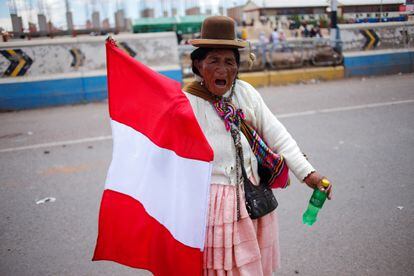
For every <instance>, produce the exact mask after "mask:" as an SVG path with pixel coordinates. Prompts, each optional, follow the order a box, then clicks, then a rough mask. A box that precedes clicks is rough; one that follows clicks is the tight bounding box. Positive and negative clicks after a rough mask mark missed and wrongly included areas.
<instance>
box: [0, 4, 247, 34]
mask: <svg viewBox="0 0 414 276" xmlns="http://www.w3.org/2000/svg"><path fill="white" fill-rule="evenodd" d="M10 2H12V1H10V0H0V27H3V28H5V29H6V30H11V21H10V15H9V3H10ZM14 2H15V3H16V5H17V7H18V15H19V16H22V18H23V24H24V27H25V28H27V21H28V20H30V21H32V22H35V23H37V15H36V14H37V12H38V10H39V3H43V7H44V13H45V14H46V16H47V17H48V19H49V18H51V19H52V22H53V23H54V24H55V26H57V27H61V28H65V27H66V20H65V0H15V1H14ZM69 2H70V6H71V11H72V13H73V20H74V24H75V25H76V26H79V27H81V26H83V25H85V21H86V16H87V14H89V15H90V14H91V13H92V10H93V5H92V3H96V5H95V7H96V9H97V10H98V11H99V12H100V15H101V20H102V19H104V18H105V17H108V18H109V20H110V22H111V23H113V22H114V16H113V13H114V11H115V10H116V6H117V3H118V5H122V4H121V3H122V2H123V3H124V6H125V11H126V14H127V17H130V18H132V19H136V18H138V10H139V7H141V6H142V2H143V0H141V1H140V0H123V1H121V0H118V1H116V0H69ZM145 2H146V5H147V6H148V7H153V8H155V10H156V15H158V16H160V15H161V2H164V3H165V4H164V5H166V6H167V7H171V5H175V6H177V7H178V10H179V12H182V13H183V12H184V2H185V0H181V1H180V0H164V1H162V0H146V1H145ZM197 2H199V3H200V5H201V8H202V10H204V9H205V8H206V7H208V6H211V8H212V9H213V12H216V11H217V8H218V5H219V2H221V3H223V4H224V6H226V7H230V6H234V5H238V4H242V3H245V2H246V0H198V1H196V0H187V5H188V6H191V4H194V3H197ZM40 6H41V5H40ZM88 17H89V18H90V16H88Z"/></svg>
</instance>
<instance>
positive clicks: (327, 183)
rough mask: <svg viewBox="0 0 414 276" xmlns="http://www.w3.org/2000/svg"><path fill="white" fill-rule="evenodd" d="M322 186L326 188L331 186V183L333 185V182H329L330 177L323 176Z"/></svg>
mask: <svg viewBox="0 0 414 276" xmlns="http://www.w3.org/2000/svg"><path fill="white" fill-rule="evenodd" d="M321 183H322V186H324V187H325V188H327V187H329V185H331V182H329V180H328V179H326V178H322V180H321Z"/></svg>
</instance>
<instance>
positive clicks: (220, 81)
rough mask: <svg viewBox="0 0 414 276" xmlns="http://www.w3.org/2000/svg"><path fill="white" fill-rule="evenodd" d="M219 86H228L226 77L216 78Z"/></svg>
mask: <svg viewBox="0 0 414 276" xmlns="http://www.w3.org/2000/svg"><path fill="white" fill-rule="evenodd" d="M214 83H215V84H216V85H217V86H226V83H227V81H226V80H224V79H216V80H215V82H214Z"/></svg>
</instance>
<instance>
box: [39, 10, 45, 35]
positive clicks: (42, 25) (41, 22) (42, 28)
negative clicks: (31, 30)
mask: <svg viewBox="0 0 414 276" xmlns="http://www.w3.org/2000/svg"><path fill="white" fill-rule="evenodd" d="M37 24H38V25H39V32H40V33H42V34H45V33H47V21H46V16H45V15H44V14H38V15H37Z"/></svg>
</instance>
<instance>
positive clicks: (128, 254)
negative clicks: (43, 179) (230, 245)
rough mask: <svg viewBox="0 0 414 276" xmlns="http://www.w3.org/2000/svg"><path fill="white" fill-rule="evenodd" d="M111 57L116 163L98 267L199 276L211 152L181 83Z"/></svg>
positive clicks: (121, 56) (115, 52)
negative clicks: (105, 264)
mask: <svg viewBox="0 0 414 276" xmlns="http://www.w3.org/2000/svg"><path fill="white" fill-rule="evenodd" d="M106 51H107V70H108V92H109V112H110V116H111V124H112V135H113V156H112V163H111V165H110V168H109V171H108V175H107V179H106V184H105V191H104V193H103V196H102V202H101V208H100V214H99V231H98V239H97V245H96V248H95V254H94V257H93V260H95V261H96V260H110V261H115V262H118V263H121V264H124V265H127V266H131V267H135V268H143V269H147V270H149V271H151V272H152V273H153V274H154V275H156V276H167V275H168V276H171V275H177V276H178V275H180V276H183V275H191V276H194V275H201V273H202V254H203V252H202V251H203V248H204V237H205V229H206V220H207V207H208V196H209V186H210V177H211V166H212V164H211V161H212V160H213V150H212V149H211V147H210V145H209V144H208V142H207V139H206V138H205V136H204V134H203V132H202V130H201V128H200V126H199V125H198V123H197V120H196V117H195V115H194V113H193V110H192V108H191V105H190V103H189V101H188V99H187V98H186V96H185V95H184V94H183V92H182V91H181V88H180V83H178V82H176V81H173V80H171V79H169V78H167V77H165V76H162V75H160V74H158V73H157V72H154V71H152V70H151V69H149V68H148V67H146V66H144V65H143V64H141V63H139V62H138V61H136V60H135V59H133V58H131V57H130V56H128V55H127V54H126V53H124V52H123V51H122V50H120V49H119V48H117V47H116V45H115V43H114V42H113V41H111V40H108V42H107V43H106Z"/></svg>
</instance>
